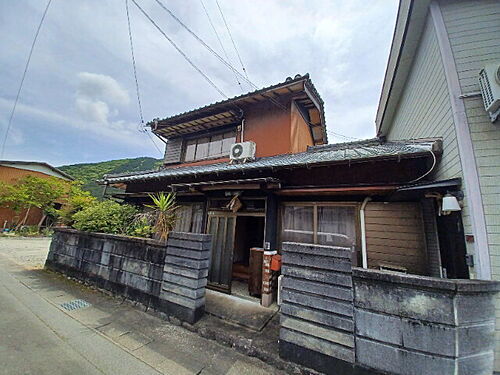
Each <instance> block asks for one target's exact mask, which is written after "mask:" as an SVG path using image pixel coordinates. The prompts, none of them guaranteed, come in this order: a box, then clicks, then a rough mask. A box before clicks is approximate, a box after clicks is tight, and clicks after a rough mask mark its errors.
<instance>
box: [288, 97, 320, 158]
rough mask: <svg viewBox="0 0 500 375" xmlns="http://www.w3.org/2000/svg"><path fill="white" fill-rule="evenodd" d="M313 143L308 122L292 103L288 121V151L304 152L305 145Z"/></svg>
mask: <svg viewBox="0 0 500 375" xmlns="http://www.w3.org/2000/svg"><path fill="white" fill-rule="evenodd" d="M312 145H314V141H313V138H312V134H311V130H310V128H309V124H308V123H307V122H306V121H305V120H304V117H302V115H301V114H300V112H299V110H298V108H297V106H296V105H295V104H294V103H292V108H291V121H290V152H291V153H297V152H304V151H306V150H307V146H312Z"/></svg>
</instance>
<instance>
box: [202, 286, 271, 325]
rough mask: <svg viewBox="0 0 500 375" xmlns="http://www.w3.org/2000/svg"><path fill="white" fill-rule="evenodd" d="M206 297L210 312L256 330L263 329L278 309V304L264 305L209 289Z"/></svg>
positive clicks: (206, 309)
mask: <svg viewBox="0 0 500 375" xmlns="http://www.w3.org/2000/svg"><path fill="white" fill-rule="evenodd" d="M205 298H206V305H205V311H206V312H207V313H208V314H211V315H214V316H216V317H218V318H220V319H223V320H227V321H229V322H231V323H234V324H237V325H240V326H242V327H245V328H249V329H251V330H254V331H261V330H262V329H263V328H264V327H265V326H266V324H267V323H268V322H269V321H270V320H271V319H272V317H273V316H274V315H275V314H276V312H277V311H278V307H277V306H276V305H274V306H271V307H269V308H268V307H263V306H261V305H260V304H259V303H258V302H253V301H248V300H245V299H242V298H239V297H236V296H232V295H229V294H223V293H219V292H216V291H213V290H207V291H206V297H205Z"/></svg>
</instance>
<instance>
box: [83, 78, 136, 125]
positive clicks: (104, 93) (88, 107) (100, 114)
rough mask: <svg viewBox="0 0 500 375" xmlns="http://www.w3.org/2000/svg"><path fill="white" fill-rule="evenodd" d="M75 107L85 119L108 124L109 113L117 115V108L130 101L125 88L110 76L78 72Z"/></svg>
mask: <svg viewBox="0 0 500 375" xmlns="http://www.w3.org/2000/svg"><path fill="white" fill-rule="evenodd" d="M77 77H78V88H77V91H76V98H75V108H76V110H77V111H78V113H79V114H80V115H81V116H82V117H83V118H84V119H86V120H88V121H90V122H95V123H98V124H101V125H108V123H109V116H110V113H111V114H112V115H114V116H116V115H118V113H119V112H118V109H117V108H113V109H110V107H111V106H124V105H127V104H128V103H129V102H130V98H129V96H128V92H127V90H125V89H124V88H122V87H121V86H120V84H119V83H118V82H117V81H116V80H115V79H114V78H112V77H110V76H107V75H104V74H95V73H87V72H80V73H78V74H77Z"/></svg>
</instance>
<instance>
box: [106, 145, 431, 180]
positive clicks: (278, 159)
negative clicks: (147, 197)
mask: <svg viewBox="0 0 500 375" xmlns="http://www.w3.org/2000/svg"><path fill="white" fill-rule="evenodd" d="M434 143H435V142H434V141H421V142H420V141H414V142H385V143H381V142H380V141H379V140H374V139H371V140H366V141H360V142H349V143H340V144H335V145H325V146H315V147H311V148H310V149H309V150H308V151H306V152H301V153H298V154H285V155H277V156H270V157H263V158H257V159H256V160H254V161H250V162H246V163H242V164H230V163H228V162H225V163H217V164H208V165H199V166H189V167H182V166H180V167H177V168H165V169H160V170H154V171H144V172H136V173H133V174H120V175H107V176H104V181H105V182H107V183H111V184H113V183H121V182H132V181H139V180H152V179H161V178H169V177H186V176H196V177H198V176H200V175H208V174H212V173H218V174H220V173H227V172H233V173H234V172H239V171H252V170H261V169H272V168H289V167H299V166H313V165H320V164H329V163H338V162H345V161H358V160H363V159H374V158H387V157H395V156H397V157H401V156H411V155H415V154H422V153H426V152H430V151H432V150H433V145H434Z"/></svg>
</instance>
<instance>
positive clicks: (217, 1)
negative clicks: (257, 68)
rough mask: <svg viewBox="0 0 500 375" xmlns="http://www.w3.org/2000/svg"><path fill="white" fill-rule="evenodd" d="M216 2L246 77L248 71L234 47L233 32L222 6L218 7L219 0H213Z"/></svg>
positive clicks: (235, 48) (236, 48)
mask: <svg viewBox="0 0 500 375" xmlns="http://www.w3.org/2000/svg"><path fill="white" fill-rule="evenodd" d="M215 2H216V3H217V8H219V12H220V15H221V16H222V20H223V21H224V25H226V30H227V33H228V34H229V38H231V42H232V43H233V47H234V50H235V51H236V55H237V56H238V60H239V61H240V64H241V69H242V70H243V73H245V77H246V78H247V80H249V79H248V73H247V70H246V69H245V65H244V64H243V60H242V59H241V56H240V52H239V51H238V47H236V43H235V41H234V38H233V34H232V33H231V30H230V29H229V25H228V23H227V21H226V17H224V13H223V12H222V8H221V7H220V4H219V0H215Z"/></svg>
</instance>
